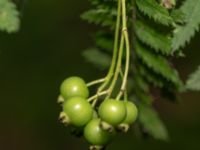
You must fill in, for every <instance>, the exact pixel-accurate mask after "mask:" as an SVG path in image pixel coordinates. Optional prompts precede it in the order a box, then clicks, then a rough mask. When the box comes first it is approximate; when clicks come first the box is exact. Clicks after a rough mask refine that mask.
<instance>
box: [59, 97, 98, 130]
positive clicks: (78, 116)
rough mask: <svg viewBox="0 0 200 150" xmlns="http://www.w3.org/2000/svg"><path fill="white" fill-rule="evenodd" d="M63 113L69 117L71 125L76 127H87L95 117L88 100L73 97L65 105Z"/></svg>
mask: <svg viewBox="0 0 200 150" xmlns="http://www.w3.org/2000/svg"><path fill="white" fill-rule="evenodd" d="M63 111H64V113H65V114H66V115H67V117H68V120H69V124H71V125H74V126H76V127H82V126H84V125H86V124H87V123H88V122H89V121H90V120H91V119H92V117H93V112H94V111H93V108H92V106H91V105H90V103H89V102H88V101H86V99H84V98H81V97H73V98H70V99H68V100H67V101H66V102H65V103H64V104H63Z"/></svg>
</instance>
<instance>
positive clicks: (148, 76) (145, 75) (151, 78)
mask: <svg viewBox="0 0 200 150" xmlns="http://www.w3.org/2000/svg"><path fill="white" fill-rule="evenodd" d="M138 70H139V73H140V76H143V78H144V79H146V80H147V81H148V82H149V83H151V84H153V85H154V86H156V87H160V88H162V87H164V83H163V81H162V80H161V79H160V78H159V77H158V75H157V76H155V75H153V74H152V73H150V71H149V70H147V69H146V68H145V67H144V66H143V65H142V64H141V65H140V66H139V68H138Z"/></svg>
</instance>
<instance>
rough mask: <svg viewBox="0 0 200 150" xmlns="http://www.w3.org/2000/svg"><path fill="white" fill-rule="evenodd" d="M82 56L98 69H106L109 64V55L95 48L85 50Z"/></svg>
mask: <svg viewBox="0 0 200 150" xmlns="http://www.w3.org/2000/svg"><path fill="white" fill-rule="evenodd" d="M83 57H84V58H85V59H86V61H88V62H90V63H92V64H93V65H95V66H96V67H98V68H99V69H106V68H108V67H109V66H110V62H111V57H110V56H109V55H107V54H105V53H103V52H102V51H100V50H98V49H96V48H90V49H87V50H85V51H84V52H83Z"/></svg>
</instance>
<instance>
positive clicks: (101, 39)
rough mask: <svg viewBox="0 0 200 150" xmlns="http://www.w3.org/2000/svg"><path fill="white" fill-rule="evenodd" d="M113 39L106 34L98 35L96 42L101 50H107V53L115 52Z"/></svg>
mask: <svg viewBox="0 0 200 150" xmlns="http://www.w3.org/2000/svg"><path fill="white" fill-rule="evenodd" d="M112 38H113V37H112ZM112 38H111V37H110V36H108V35H106V34H103V33H97V34H96V36H95V42H96V45H97V46H98V47H99V48H101V49H103V50H106V51H107V52H112V51H113V39H112Z"/></svg>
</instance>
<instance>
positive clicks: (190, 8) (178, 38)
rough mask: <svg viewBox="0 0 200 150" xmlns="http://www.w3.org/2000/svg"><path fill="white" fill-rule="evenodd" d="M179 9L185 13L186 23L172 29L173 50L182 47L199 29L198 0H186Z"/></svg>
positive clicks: (199, 8)
mask: <svg viewBox="0 0 200 150" xmlns="http://www.w3.org/2000/svg"><path fill="white" fill-rule="evenodd" d="M180 10H181V11H182V12H184V13H185V20H186V24H185V25H182V26H181V25H178V26H177V27H176V29H175V30H174V37H173V41H172V47H173V51H176V50H179V49H180V48H182V47H184V46H185V45H186V44H187V43H188V42H190V40H191V38H192V37H193V36H194V35H195V32H196V31H198V30H199V25H200V17H199V14H200V0H186V1H185V3H184V4H183V6H182V7H181V8H180Z"/></svg>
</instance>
